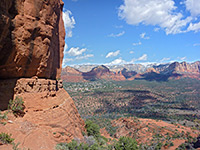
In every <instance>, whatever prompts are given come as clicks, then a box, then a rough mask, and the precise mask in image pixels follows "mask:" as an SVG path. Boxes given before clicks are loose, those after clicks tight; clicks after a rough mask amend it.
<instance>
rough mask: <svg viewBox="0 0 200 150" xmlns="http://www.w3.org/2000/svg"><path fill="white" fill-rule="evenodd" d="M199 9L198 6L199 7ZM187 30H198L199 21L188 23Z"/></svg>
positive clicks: (199, 28)
mask: <svg viewBox="0 0 200 150" xmlns="http://www.w3.org/2000/svg"><path fill="white" fill-rule="evenodd" d="M199 9H200V8H199ZM187 30H188V31H195V32H198V31H200V22H199V23H194V24H193V23H190V25H189V27H188V29H187Z"/></svg>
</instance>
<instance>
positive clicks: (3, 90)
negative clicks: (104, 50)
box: [0, 0, 85, 150]
mask: <svg viewBox="0 0 200 150" xmlns="http://www.w3.org/2000/svg"><path fill="white" fill-rule="evenodd" d="M63 5H64V3H63V2H62V0H42V1H41V0H1V1H0V110H1V111H2V110H3V111H7V110H6V109H7V108H8V103H9V100H10V99H15V98H16V97H17V96H18V97H21V98H22V100H23V101H24V107H25V109H24V113H23V116H20V117H16V116H14V115H13V114H12V113H11V112H9V113H8V120H5V122H6V125H3V124H0V133H1V132H5V133H8V134H12V138H14V139H15V140H14V142H15V143H16V144H17V143H20V144H19V148H22V149H24V148H25V149H29V148H30V149H37V150H39V149H49V150H50V149H52V150H53V149H55V145H56V144H57V143H59V142H68V141H70V140H72V139H73V138H80V139H81V138H83V135H82V132H83V131H85V128H84V121H83V120H82V119H81V117H80V115H79V113H78V110H77V109H76V106H75V104H74V102H73V100H72V99H71V97H70V96H69V95H68V93H67V92H66V91H65V90H64V89H63V87H62V81H61V80H58V79H59V78H60V74H61V69H62V67H61V65H62V58H63V50H64V44H65V41H64V38H65V30H64V23H63V20H62V9H63ZM0 149H6V150H9V149H12V145H1V144H0Z"/></svg>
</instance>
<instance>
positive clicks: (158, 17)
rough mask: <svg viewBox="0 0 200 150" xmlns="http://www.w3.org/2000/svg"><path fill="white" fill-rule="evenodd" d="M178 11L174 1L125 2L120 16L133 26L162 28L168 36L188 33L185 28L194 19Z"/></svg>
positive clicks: (146, 0)
mask: <svg viewBox="0 0 200 150" xmlns="http://www.w3.org/2000/svg"><path fill="white" fill-rule="evenodd" d="M196 1H197V0H196ZM198 8H199V7H198ZM176 9H177V7H176V6H175V2H174V1H173V0H124V4H123V5H121V6H120V7H119V13H118V15H119V17H120V18H122V19H124V20H125V21H126V22H127V23H128V24H131V25H138V24H140V23H142V24H145V25H154V26H155V25H157V26H160V27H161V28H163V29H164V30H165V32H166V34H177V33H182V32H186V31H184V30H183V28H185V27H186V26H187V25H188V23H190V22H191V21H192V19H193V18H192V17H191V16H189V17H185V16H183V14H182V13H180V12H177V11H176Z"/></svg>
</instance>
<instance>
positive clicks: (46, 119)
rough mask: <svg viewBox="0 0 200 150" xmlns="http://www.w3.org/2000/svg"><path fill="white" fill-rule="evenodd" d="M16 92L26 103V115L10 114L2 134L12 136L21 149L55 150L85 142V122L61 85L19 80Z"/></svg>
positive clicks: (36, 79) (58, 82)
mask: <svg viewBox="0 0 200 150" xmlns="http://www.w3.org/2000/svg"><path fill="white" fill-rule="evenodd" d="M4 81H5V82H7V83H9V81H8V80H4ZM11 85H12V84H11ZM13 92H14V96H15V97H16V96H19V97H21V98H22V99H23V101H24V105H25V110H24V111H25V115H24V116H23V117H17V118H16V117H14V116H13V115H12V114H11V113H9V114H8V120H6V122H7V124H6V125H2V124H0V132H5V133H9V134H12V138H14V139H15V143H20V145H19V147H20V148H27V149H28V148H30V149H52V150H53V149H55V145H56V144H57V143H60V142H68V141H70V140H72V139H73V138H79V139H82V138H83V135H82V132H83V131H85V129H84V121H83V120H82V119H81V117H80V115H79V113H78V111H77V109H76V106H75V104H74V102H73V100H72V98H71V97H70V96H69V95H68V93H67V92H66V91H65V90H64V89H63V88H62V82H61V81H55V80H50V79H38V78H33V79H25V78H22V79H19V80H16V86H15V88H14V90H13ZM0 149H12V146H11V145H10V146H9V145H3V146H0Z"/></svg>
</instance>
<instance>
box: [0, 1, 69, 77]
mask: <svg viewBox="0 0 200 150" xmlns="http://www.w3.org/2000/svg"><path fill="white" fill-rule="evenodd" d="M63 5H64V3H63V2H62V0H45V1H41V0H1V1H0V78H4V79H7V78H19V77H33V76H38V77H42V78H49V79H56V78H59V76H60V73H61V65H62V58H63V49H64V44H65V41H64V37H65V32H64V31H65V30H64V24H63V20H62V8H63Z"/></svg>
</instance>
